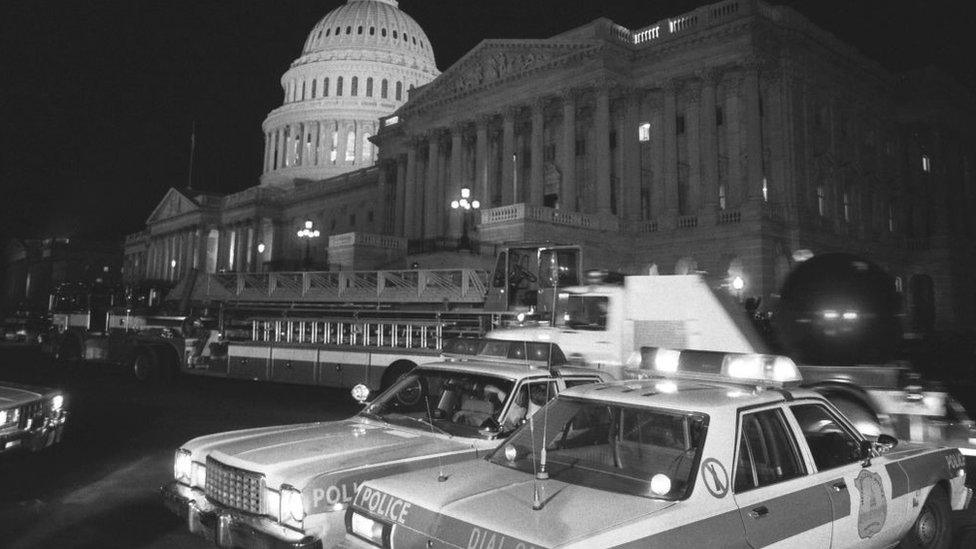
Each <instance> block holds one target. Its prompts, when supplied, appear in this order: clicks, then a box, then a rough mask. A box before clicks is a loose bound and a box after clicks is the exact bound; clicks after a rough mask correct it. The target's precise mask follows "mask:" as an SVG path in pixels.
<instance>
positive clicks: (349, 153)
mask: <svg viewBox="0 0 976 549" xmlns="http://www.w3.org/2000/svg"><path fill="white" fill-rule="evenodd" d="M438 74H439V71H438V70H437V65H436V62H435V60H434V52H433V50H432V48H431V45H430V40H429V39H428V38H427V35H426V34H425V33H424V31H423V29H421V28H420V25H418V24H417V22H416V21H414V20H413V18H411V17H410V16H409V15H407V14H406V13H404V12H402V11H400V9H399V8H398V6H397V2H396V1H395V0H347V2H346V3H345V4H343V5H341V6H339V7H337V8H335V9H334V10H332V11H330V12H329V13H327V14H326V15H325V17H323V18H322V19H321V20H320V21H319V22H318V23H317V24H316V25H315V27H313V28H312V31H311V32H310V33H309V35H308V38H307V39H306V40H305V45H304V47H303V48H302V53H301V56H299V57H298V58H297V59H295V60H294V61H293V62H292V63H291V66H290V67H289V68H288V70H287V71H285V74H284V75H283V76H282V77H281V88H282V92H283V94H284V101H283V104H282V105H281V106H280V107H278V108H276V109H274V110H273V111H271V112H270V113H269V114H268V117H267V118H266V119H265V121H264V123H263V124H262V129H263V131H264V136H265V148H264V162H263V171H262V175H261V185H263V186H288V185H290V184H291V183H292V182H293V181H294V180H295V179H311V180H320V179H326V178H329V177H333V176H336V175H339V174H342V173H346V172H350V171H354V170H359V169H362V168H367V167H369V166H372V165H373V162H374V161H375V159H376V150H375V147H374V146H373V144H372V143H371V142H370V141H369V138H370V137H371V136H372V135H375V134H376V132H377V130H378V127H377V126H378V124H379V118H381V117H384V116H388V115H389V114H391V113H392V112H393V111H395V110H396V109H397V108H399V107H400V106H401V105H402V104H403V103H404V102H406V100H407V94H408V92H409V91H410V90H411V89H413V88H415V87H419V86H423V85H424V84H427V83H428V82H430V81H431V80H433V79H434V78H435V77H436V76H437V75H438Z"/></svg>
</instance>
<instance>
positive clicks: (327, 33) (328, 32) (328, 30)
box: [325, 28, 332, 36]
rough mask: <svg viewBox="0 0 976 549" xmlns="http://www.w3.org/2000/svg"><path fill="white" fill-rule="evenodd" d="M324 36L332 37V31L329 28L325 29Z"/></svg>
mask: <svg viewBox="0 0 976 549" xmlns="http://www.w3.org/2000/svg"><path fill="white" fill-rule="evenodd" d="M325 35H326V36H331V35H332V29H331V28H328V29H325Z"/></svg>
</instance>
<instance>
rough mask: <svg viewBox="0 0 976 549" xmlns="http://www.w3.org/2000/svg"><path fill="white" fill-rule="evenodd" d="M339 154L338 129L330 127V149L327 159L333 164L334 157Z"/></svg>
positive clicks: (334, 161)
mask: <svg viewBox="0 0 976 549" xmlns="http://www.w3.org/2000/svg"><path fill="white" fill-rule="evenodd" d="M338 156H339V131H338V130H337V129H336V128H335V126H333V127H332V149H331V150H330V151H329V161H330V162H332V163H333V164H335V163H336V158H338Z"/></svg>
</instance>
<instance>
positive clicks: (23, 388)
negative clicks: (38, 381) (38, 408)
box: [0, 382, 51, 408]
mask: <svg viewBox="0 0 976 549" xmlns="http://www.w3.org/2000/svg"><path fill="white" fill-rule="evenodd" d="M50 392H51V389H47V388H44V387H32V386H30V385H20V384H17V383H6V382H5V383H3V384H2V385H0V408H11V407H14V406H20V405H22V404H26V403H28V402H31V401H34V400H37V399H39V398H42V397H44V395H46V394H47V393H50Z"/></svg>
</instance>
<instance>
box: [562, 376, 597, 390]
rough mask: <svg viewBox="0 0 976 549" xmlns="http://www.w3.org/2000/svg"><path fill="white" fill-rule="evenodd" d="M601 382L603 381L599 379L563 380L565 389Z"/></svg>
mask: <svg viewBox="0 0 976 549" xmlns="http://www.w3.org/2000/svg"><path fill="white" fill-rule="evenodd" d="M601 381H603V380H602V379H600V378H599V377H582V378H572V379H566V380H565V383H566V388H567V389H569V388H571V387H577V386H579V385H587V384H590V383H600V382H601Z"/></svg>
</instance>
